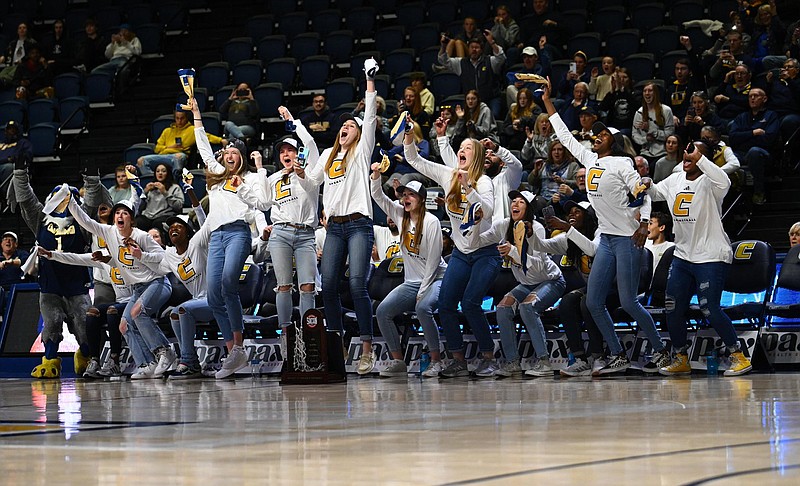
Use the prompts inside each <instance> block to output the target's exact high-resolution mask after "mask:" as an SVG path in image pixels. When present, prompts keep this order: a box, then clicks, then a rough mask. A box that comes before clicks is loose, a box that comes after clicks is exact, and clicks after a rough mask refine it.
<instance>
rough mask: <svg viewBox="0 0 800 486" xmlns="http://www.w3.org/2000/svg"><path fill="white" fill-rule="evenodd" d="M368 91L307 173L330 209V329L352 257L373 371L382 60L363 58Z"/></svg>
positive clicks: (363, 366) (325, 271)
mask: <svg viewBox="0 0 800 486" xmlns="http://www.w3.org/2000/svg"><path fill="white" fill-rule="evenodd" d="M364 72H365V74H366V94H365V96H364V103H365V106H364V120H363V121H362V120H361V119H357V118H355V117H354V116H353V115H352V114H350V113H345V114H343V115H342V118H341V120H342V127H341V128H340V129H339V132H338V133H339V135H338V137H337V138H336V140H335V141H334V146H333V147H332V148H329V149H325V151H323V152H322V155H320V160H321V161H323V162H324V164H323V163H320V164H317V165H316V166H315V167H314V168H312V171H311V173H310V174H309V175H308V177H309V178H310V180H311V181H313V182H314V183H315V184H320V183H323V184H324V190H323V193H322V201H323V206H324V207H325V211H326V212H327V215H328V230H327V236H326V238H325V247H324V251H323V253H322V262H321V270H322V300H323V302H324V304H325V319H326V321H327V325H328V329H329V330H332V331H337V332H343V327H342V302H341V296H340V294H339V284H340V280H341V276H342V275H343V272H344V264H345V261H346V260H347V259H348V258H349V270H350V275H349V284H350V295H351V297H352V299H353V303H354V307H355V309H354V310H355V313H356V320H357V321H358V329H359V335H360V337H361V342H362V347H361V349H362V351H361V359H360V361H359V365H358V371H359V373H360V374H364V373H369V372H370V371H372V369H373V367H374V366H375V360H376V359H377V358H376V356H375V353H374V351H373V349H372V334H373V332H372V301H371V300H370V298H369V294H368V293H367V278H368V276H369V270H370V253H371V251H372V244H373V243H374V235H373V233H372V199H371V198H370V195H369V172H368V168H369V167H370V165H371V163H370V162H371V160H370V159H371V157H372V152H373V150H374V148H375V124H376V119H375V118H376V117H375V111H376V109H375V107H376V105H375V97H376V96H377V93H376V92H375V75H376V74H377V72H378V63H377V61H375V60H374V59H372V58H370V59H366V60H365V61H364Z"/></svg>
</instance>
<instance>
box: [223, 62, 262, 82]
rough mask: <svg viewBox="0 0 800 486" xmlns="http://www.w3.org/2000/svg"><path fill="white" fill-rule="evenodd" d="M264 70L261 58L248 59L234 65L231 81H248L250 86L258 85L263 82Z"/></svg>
mask: <svg viewBox="0 0 800 486" xmlns="http://www.w3.org/2000/svg"><path fill="white" fill-rule="evenodd" d="M263 71H264V69H263V67H262V66H261V61H260V60H258V59H247V60H245V61H242V62H240V63H239V64H237V65H236V66H234V67H233V76H232V81H231V82H232V83H233V84H234V85H238V84H240V83H247V85H248V86H258V85H259V84H260V83H261V77H262V74H263Z"/></svg>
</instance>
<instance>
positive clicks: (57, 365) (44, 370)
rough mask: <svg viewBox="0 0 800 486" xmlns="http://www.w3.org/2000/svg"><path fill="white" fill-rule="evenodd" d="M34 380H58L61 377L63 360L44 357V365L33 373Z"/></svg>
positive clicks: (39, 366)
mask: <svg viewBox="0 0 800 486" xmlns="http://www.w3.org/2000/svg"><path fill="white" fill-rule="evenodd" d="M31 376H32V377H34V378H58V377H59V376H61V358H53V359H47V358H45V357H44V356H42V364H40V365H38V366H37V367H36V368H34V369H33V371H31Z"/></svg>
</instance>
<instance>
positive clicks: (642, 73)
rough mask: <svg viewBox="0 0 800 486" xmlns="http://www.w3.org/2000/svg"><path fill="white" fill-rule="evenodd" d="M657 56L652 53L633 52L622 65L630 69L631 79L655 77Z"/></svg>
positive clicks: (641, 79) (642, 79) (640, 79)
mask: <svg viewBox="0 0 800 486" xmlns="http://www.w3.org/2000/svg"><path fill="white" fill-rule="evenodd" d="M655 64H656V63H655V58H654V57H653V55H652V54H650V53H647V52H645V53H639V54H631V55H630V56H628V57H626V58H625V59H624V60H623V61H622V64H621V66H622V67H624V68H625V69H627V70H628V74H629V75H630V77H631V79H634V80H636V81H644V80H647V79H653V73H654V72H655Z"/></svg>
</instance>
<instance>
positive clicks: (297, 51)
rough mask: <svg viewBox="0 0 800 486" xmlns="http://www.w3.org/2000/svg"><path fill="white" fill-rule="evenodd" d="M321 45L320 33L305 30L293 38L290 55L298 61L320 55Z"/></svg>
mask: <svg viewBox="0 0 800 486" xmlns="http://www.w3.org/2000/svg"><path fill="white" fill-rule="evenodd" d="M319 47H320V41H319V34H318V33H316V32H305V33H303V34H298V35H297V36H295V38H294V39H292V45H291V48H290V55H291V57H293V58H295V59H297V60H298V61H302V60H303V59H305V58H307V57H310V56H316V55H319Z"/></svg>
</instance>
